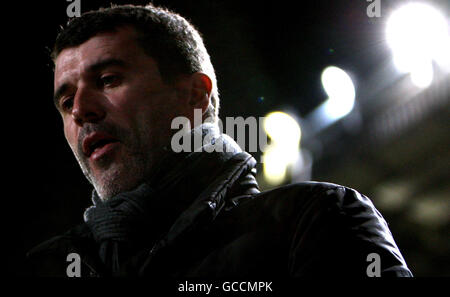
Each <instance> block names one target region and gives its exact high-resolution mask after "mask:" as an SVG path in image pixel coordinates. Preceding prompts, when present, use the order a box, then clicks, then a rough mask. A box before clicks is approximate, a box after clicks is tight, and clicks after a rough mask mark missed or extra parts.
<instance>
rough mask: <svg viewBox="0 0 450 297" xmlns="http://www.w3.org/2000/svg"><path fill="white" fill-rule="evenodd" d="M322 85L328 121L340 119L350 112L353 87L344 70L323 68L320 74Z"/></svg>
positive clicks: (353, 97) (353, 96)
mask: <svg viewBox="0 0 450 297" xmlns="http://www.w3.org/2000/svg"><path fill="white" fill-rule="evenodd" d="M322 85H323V88H324V89H325V92H326V93H327V95H328V100H327V101H326V102H325V105H324V112H325V114H326V115H327V116H328V117H329V118H330V119H334V120H336V119H340V118H342V117H344V116H346V115H347V114H348V113H350V111H352V109H353V105H354V103H355V86H354V85H353V82H352V79H351V78H350V76H349V75H348V74H347V73H346V72H345V71H344V70H342V69H340V68H338V67H335V66H330V67H327V68H325V70H324V71H323V72H322Z"/></svg>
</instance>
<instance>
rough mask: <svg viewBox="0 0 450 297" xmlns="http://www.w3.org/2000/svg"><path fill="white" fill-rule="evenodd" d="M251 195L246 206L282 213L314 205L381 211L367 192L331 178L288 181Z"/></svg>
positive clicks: (330, 209) (318, 208)
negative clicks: (332, 180) (328, 180)
mask: <svg viewBox="0 0 450 297" xmlns="http://www.w3.org/2000/svg"><path fill="white" fill-rule="evenodd" d="M251 198H252V199H245V203H242V206H244V207H251V206H253V207H257V208H261V210H262V211H264V210H267V211H269V212H271V213H272V214H273V215H279V216H282V217H286V216H287V215H288V214H292V215H295V214H297V213H298V212H299V211H300V212H306V211H309V210H312V209H314V210H315V211H326V212H334V213H340V214H347V215H351V214H352V209H355V208H358V209H359V210H361V211H362V210H365V211H370V212H373V213H374V214H375V215H377V216H378V215H379V212H378V211H376V209H375V206H374V204H373V203H372V201H371V200H370V199H369V198H368V197H367V196H365V195H364V194H361V193H359V192H358V191H357V190H355V189H352V188H350V187H347V186H343V185H339V184H334V183H329V182H316V181H307V182H300V183H294V184H289V185H284V186H280V187H277V188H274V189H270V190H266V191H263V192H260V193H258V194H255V195H253V196H252V197H251ZM236 200H239V197H238V198H237V199H236ZM246 204H248V205H246ZM245 205H246V206H245Z"/></svg>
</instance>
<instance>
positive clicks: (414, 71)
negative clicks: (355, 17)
mask: <svg viewBox="0 0 450 297" xmlns="http://www.w3.org/2000/svg"><path fill="white" fill-rule="evenodd" d="M386 41H387V43H388V45H389V47H390V48H391V49H392V52H393V59H394V64H395V66H396V68H397V69H398V70H399V71H400V72H402V73H411V79H412V82H413V83H414V84H415V85H416V86H418V87H422V88H424V87H427V86H429V85H430V84H431V81H432V79H433V74H432V71H433V70H432V67H433V65H432V61H433V60H434V61H436V62H437V63H438V64H439V65H440V66H442V67H444V68H448V69H447V70H450V58H449V54H448V53H449V52H450V35H449V32H448V24H447V21H446V19H445V17H444V16H443V15H442V14H441V13H440V12H439V11H438V10H436V9H435V8H433V7H431V6H429V5H426V4H424V3H409V4H406V5H404V6H402V7H400V8H399V9H398V10H396V11H394V12H393V13H392V14H391V15H390V17H389V19H388V21H387V24H386Z"/></svg>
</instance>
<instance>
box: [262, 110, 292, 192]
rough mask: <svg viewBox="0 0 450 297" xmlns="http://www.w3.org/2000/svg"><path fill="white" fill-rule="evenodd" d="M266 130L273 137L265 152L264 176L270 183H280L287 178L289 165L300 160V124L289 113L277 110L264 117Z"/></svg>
mask: <svg viewBox="0 0 450 297" xmlns="http://www.w3.org/2000/svg"><path fill="white" fill-rule="evenodd" d="M264 130H265V131H266V133H267V135H268V136H269V137H270V138H271V143H270V144H269V145H268V146H267V148H266V150H265V152H264V154H263V164H264V165H263V172H264V178H265V179H266V181H267V182H268V183H269V184H272V185H278V184H280V183H282V182H283V180H284V179H285V177H286V170H287V168H288V166H289V165H291V164H293V163H295V162H296V161H297V160H298V157H299V149H300V138H301V129H300V125H299V124H298V123H297V121H296V120H295V119H294V118H293V117H291V116H290V115H288V114H287V113H284V112H280V111H276V112H271V113H269V114H268V115H267V116H266V117H265V118H264Z"/></svg>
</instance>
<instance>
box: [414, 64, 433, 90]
mask: <svg viewBox="0 0 450 297" xmlns="http://www.w3.org/2000/svg"><path fill="white" fill-rule="evenodd" d="M411 81H412V82H413V83H414V84H415V85H416V86H418V87H419V88H426V87H428V86H429V85H431V82H432V81H433V64H432V63H431V61H426V60H424V61H423V63H414V68H413V69H411Z"/></svg>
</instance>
